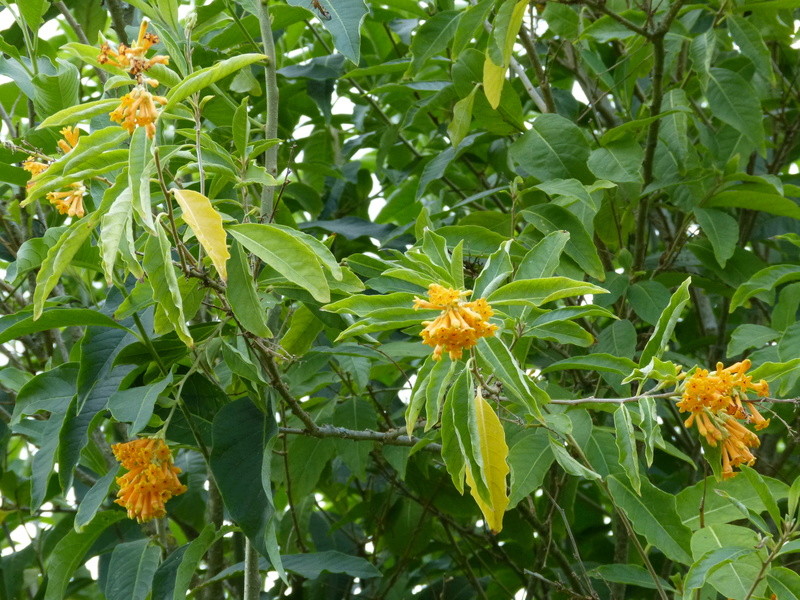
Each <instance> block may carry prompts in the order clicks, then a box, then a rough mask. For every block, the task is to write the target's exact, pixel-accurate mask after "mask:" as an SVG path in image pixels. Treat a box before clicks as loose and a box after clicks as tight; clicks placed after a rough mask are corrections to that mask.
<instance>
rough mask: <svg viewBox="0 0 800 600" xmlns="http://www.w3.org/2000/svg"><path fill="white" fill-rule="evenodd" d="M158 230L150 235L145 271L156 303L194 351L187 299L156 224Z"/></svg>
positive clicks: (165, 236) (146, 251)
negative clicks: (186, 314) (187, 321)
mask: <svg viewBox="0 0 800 600" xmlns="http://www.w3.org/2000/svg"><path fill="white" fill-rule="evenodd" d="M155 227H156V235H148V236H147V242H146V243H145V246H144V261H143V263H142V264H143V265H144V271H145V273H147V279H148V281H149V282H150V286H151V287H152V288H153V299H154V300H155V301H156V302H157V303H158V306H160V307H161V309H162V310H163V311H164V315H165V316H166V317H167V320H168V321H169V323H170V325H171V326H172V327H173V328H174V329H175V333H177V334H178V337H179V338H180V339H181V340H182V341H183V343H184V344H186V345H187V346H189V347H190V348H191V347H192V346H194V340H192V334H191V333H189V327H188V326H187V325H186V317H185V316H184V314H183V299H182V297H181V293H180V290H179V289H178V278H177V277H176V275H175V267H174V266H173V265H172V248H171V245H170V243H169V240H168V239H167V234H166V233H165V232H164V228H163V227H162V226H161V223H160V222H156V223H155Z"/></svg>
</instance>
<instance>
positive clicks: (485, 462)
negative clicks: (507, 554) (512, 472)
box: [466, 388, 509, 533]
mask: <svg viewBox="0 0 800 600" xmlns="http://www.w3.org/2000/svg"><path fill="white" fill-rule="evenodd" d="M473 406H474V412H473V413H472V415H474V418H475V423H474V427H475V435H474V439H475V441H476V442H477V444H476V445H477V446H478V448H477V451H478V453H479V456H480V457H481V465H480V467H481V469H480V472H479V473H475V472H473V469H472V468H468V469H467V472H466V476H467V484H468V485H469V487H470V493H471V494H472V497H473V498H474V499H475V502H477V504H478V506H479V507H480V509H481V512H482V513H483V517H484V519H485V520H486V524H487V525H488V526H489V529H491V530H492V531H493V532H494V533H499V532H500V531H501V530H502V529H503V514H504V513H505V511H506V507H507V506H508V492H507V490H506V477H507V476H508V473H509V468H508V463H507V459H508V445H507V444H506V436H505V432H504V431H503V426H502V425H501V424H500V419H499V418H498V417H497V415H496V414H495V412H494V411H493V410H492V407H491V406H490V405H489V403H488V402H487V401H486V400H485V399H484V398H483V396H482V395H481V390H480V388H478V390H477V393H476V394H475V399H474V400H473ZM471 426H472V424H471ZM478 478H482V479H483V480H484V481H485V482H486V487H487V488H488V491H489V497H488V498H486V497H484V496H482V495H481V494H480V493H479V491H478V488H477V486H476V483H475V481H476V480H477V479H478Z"/></svg>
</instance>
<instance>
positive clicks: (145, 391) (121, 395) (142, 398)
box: [108, 373, 172, 435]
mask: <svg viewBox="0 0 800 600" xmlns="http://www.w3.org/2000/svg"><path fill="white" fill-rule="evenodd" d="M171 383H172V373H169V374H167V376H166V377H165V378H164V379H162V380H161V381H158V382H156V383H153V384H150V385H144V386H141V387H134V388H128V389H127V390H122V391H118V392H116V393H115V394H114V395H113V396H111V398H109V399H108V409H109V410H110V411H111V414H112V415H113V416H114V418H115V419H116V420H117V421H124V422H126V423H130V424H131V426H130V428H129V430H128V434H129V435H136V434H137V433H139V432H140V431H141V430H142V429H144V427H145V425H147V422H148V421H149V420H150V417H151V416H152V415H153V408H154V407H155V405H156V400H158V397H159V396H160V395H161V394H162V393H163V392H164V390H166V389H167V386H168V385H170V384H171Z"/></svg>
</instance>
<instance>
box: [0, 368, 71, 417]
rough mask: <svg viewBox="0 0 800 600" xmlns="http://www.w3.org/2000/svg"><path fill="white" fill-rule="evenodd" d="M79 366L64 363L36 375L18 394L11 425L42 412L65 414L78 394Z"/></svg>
mask: <svg viewBox="0 0 800 600" xmlns="http://www.w3.org/2000/svg"><path fill="white" fill-rule="evenodd" d="M77 378H78V364H77V363H74V362H70V363H64V364H62V365H59V366H57V367H55V368H53V369H50V370H49V371H44V372H42V373H39V374H38V375H36V376H35V377H34V378H33V379H31V380H30V381H29V382H28V383H26V384H25V385H24V386H22V389H20V390H19V392H18V393H17V400H16V402H15V403H14V412H13V413H12V415H11V421H10V425H16V424H17V423H19V421H20V418H21V417H22V415H33V414H36V413H37V412H38V411H40V410H46V411H49V412H56V413H64V412H66V410H67V406H68V405H69V403H70V401H71V400H72V397H73V396H74V395H75V393H76V392H77V386H76V381H77Z"/></svg>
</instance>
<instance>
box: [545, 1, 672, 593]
mask: <svg viewBox="0 0 800 600" xmlns="http://www.w3.org/2000/svg"><path fill="white" fill-rule="evenodd" d="M549 6H550V5H548V7H549ZM587 575H589V577H591V578H592V579H599V580H601V581H608V582H612V583H624V584H626V585H635V586H636V587H641V588H647V589H650V590H655V589H658V586H657V585H656V582H655V581H653V576H652V575H651V574H650V572H649V571H648V570H647V569H645V568H644V567H640V566H639V565H621V564H616V565H611V564H609V565H600V566H599V567H595V568H594V569H592V570H591V571H589V572H588V573H587ZM658 583H659V585H661V589H664V590H668V591H672V590H674V589H675V588H673V587H672V586H671V585H670V584H669V582H667V581H665V580H664V579H662V578H661V577H658Z"/></svg>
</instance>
